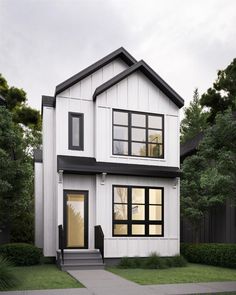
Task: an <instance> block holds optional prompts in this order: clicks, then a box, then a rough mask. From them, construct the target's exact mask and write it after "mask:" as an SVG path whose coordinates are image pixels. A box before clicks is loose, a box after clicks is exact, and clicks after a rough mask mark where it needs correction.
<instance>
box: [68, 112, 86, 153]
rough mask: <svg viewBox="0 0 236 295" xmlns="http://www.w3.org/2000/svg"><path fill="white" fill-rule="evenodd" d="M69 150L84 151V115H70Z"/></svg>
mask: <svg viewBox="0 0 236 295" xmlns="http://www.w3.org/2000/svg"><path fill="white" fill-rule="evenodd" d="M69 149H70V150H84V114H80V113H69Z"/></svg>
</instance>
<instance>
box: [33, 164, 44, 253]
mask: <svg viewBox="0 0 236 295" xmlns="http://www.w3.org/2000/svg"><path fill="white" fill-rule="evenodd" d="M34 199H35V202H34V207H35V214H34V216H35V217H34V218H35V236H34V237H35V239H34V240H35V245H36V246H37V247H39V248H43V164H42V163H38V162H35V163H34Z"/></svg>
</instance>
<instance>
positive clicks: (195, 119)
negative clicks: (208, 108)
mask: <svg viewBox="0 0 236 295" xmlns="http://www.w3.org/2000/svg"><path fill="white" fill-rule="evenodd" d="M184 115H185V117H184V119H183V120H182V121H181V125H180V132H181V138H180V140H181V143H185V142H186V141H188V140H189V139H192V138H193V137H194V136H196V135H197V134H199V133H200V132H202V131H203V130H204V129H206V127H207V116H208V113H206V112H203V108H202V106H201V105H200V99H199V93H198V89H197V88H196V89H195V90H194V94H193V100H192V101H191V102H190V105H189V107H188V108H185V110H184Z"/></svg>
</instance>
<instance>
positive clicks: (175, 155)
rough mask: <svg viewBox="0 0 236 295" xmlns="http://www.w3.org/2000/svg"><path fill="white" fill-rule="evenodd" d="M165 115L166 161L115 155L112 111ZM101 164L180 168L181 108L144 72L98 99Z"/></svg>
mask: <svg viewBox="0 0 236 295" xmlns="http://www.w3.org/2000/svg"><path fill="white" fill-rule="evenodd" d="M113 109H122V110H130V111H139V112H147V113H154V114H163V115H164V159H154V158H141V157H128V156H117V155H112V110H113ZM95 118H96V119H95V128H96V129H95V137H96V139H95V157H96V159H97V161H102V162H116V163H129V164H144V165H158V166H176V167H179V109H178V107H177V106H176V105H175V104H174V103H173V102H172V101H171V100H170V99H169V98H168V97H167V96H166V95H165V94H164V93H163V92H162V91H160V90H159V89H158V88H157V87H156V86H155V85H154V84H153V83H152V82H151V81H150V80H148V79H147V78H146V77H145V76H144V75H143V74H142V73H141V72H136V73H133V74H132V75H130V76H129V77H127V78H126V79H124V80H122V81H121V82H119V83H118V84H116V85H114V86H113V87H111V88H110V89H108V90H107V91H105V92H104V93H102V94H100V95H98V97H97V99H96V114H95Z"/></svg>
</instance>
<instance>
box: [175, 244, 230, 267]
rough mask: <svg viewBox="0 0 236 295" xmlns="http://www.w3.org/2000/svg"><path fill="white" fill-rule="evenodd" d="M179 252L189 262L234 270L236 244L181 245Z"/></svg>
mask: <svg viewBox="0 0 236 295" xmlns="http://www.w3.org/2000/svg"><path fill="white" fill-rule="evenodd" d="M180 252H181V254H182V255H183V256H184V257H185V258H186V259H187V260H188V261H189V262H194V263H203V264H209V265H215V266H223V267H230V268H236V244H213V243H212V244H207V243H204V244H189V243H183V244H181V246H180Z"/></svg>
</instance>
